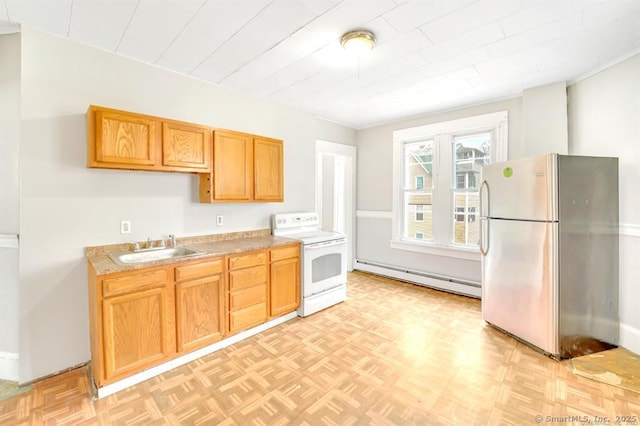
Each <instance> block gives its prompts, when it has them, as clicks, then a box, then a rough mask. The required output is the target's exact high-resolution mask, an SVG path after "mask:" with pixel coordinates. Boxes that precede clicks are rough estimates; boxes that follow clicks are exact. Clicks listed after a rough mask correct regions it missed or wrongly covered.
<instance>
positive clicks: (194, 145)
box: [162, 121, 211, 171]
mask: <svg viewBox="0 0 640 426" xmlns="http://www.w3.org/2000/svg"><path fill="white" fill-rule="evenodd" d="M210 158H211V131H210V130H209V128H208V127H202V126H195V125H192V124H185V123H180V122H177V121H163V122H162V165H163V166H166V167H172V168H176V167H178V168H181V169H184V168H191V169H198V170H200V171H204V170H211V167H210V164H211V160H210Z"/></svg>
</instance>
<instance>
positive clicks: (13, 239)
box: [0, 234, 18, 248]
mask: <svg viewBox="0 0 640 426" xmlns="http://www.w3.org/2000/svg"><path fill="white" fill-rule="evenodd" d="M0 248H18V235H17V234H0Z"/></svg>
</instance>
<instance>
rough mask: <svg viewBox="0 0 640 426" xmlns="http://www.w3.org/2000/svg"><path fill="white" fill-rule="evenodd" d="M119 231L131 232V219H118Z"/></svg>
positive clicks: (122, 232) (123, 232)
mask: <svg viewBox="0 0 640 426" xmlns="http://www.w3.org/2000/svg"><path fill="white" fill-rule="evenodd" d="M120 233H121V234H130V233H131V221H130V220H122V221H120Z"/></svg>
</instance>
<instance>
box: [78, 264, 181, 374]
mask: <svg viewBox="0 0 640 426" xmlns="http://www.w3.org/2000/svg"><path fill="white" fill-rule="evenodd" d="M169 276H170V270H169V269H168V268H163V267H160V268H151V269H146V270H144V271H137V272H135V273H118V274H112V275H107V276H105V277H97V278H96V277H94V282H95V283H96V290H97V291H93V292H91V291H90V296H92V297H96V299H97V300H95V302H94V303H95V305H96V306H95V307H94V308H93V309H90V311H91V313H92V316H95V317H94V318H92V321H91V325H92V334H93V333H94V332H97V340H98V341H97V342H94V341H93V340H94V338H95V337H94V336H93V335H92V348H94V346H96V345H97V346H98V347H99V348H100V349H101V350H99V351H98V353H97V354H96V355H97V356H93V359H94V365H93V368H94V369H95V370H96V371H94V375H95V376H96V382H97V383H99V384H104V383H109V382H112V381H115V380H117V379H121V378H124V377H126V376H128V375H130V374H133V373H136V372H138V371H141V370H143V369H145V368H148V367H151V366H153V365H157V364H159V363H161V362H163V361H164V360H165V359H167V357H170V356H171V355H172V354H174V353H175V326H174V324H175V319H174V312H175V310H174V295H173V287H172V286H171V285H170V284H171V282H170V281H169ZM90 281H91V280H90ZM98 347H96V348H95V349H96V350H98Z"/></svg>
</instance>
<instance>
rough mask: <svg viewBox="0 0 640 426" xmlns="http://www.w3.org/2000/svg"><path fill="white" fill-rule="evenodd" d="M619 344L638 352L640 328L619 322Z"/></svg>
mask: <svg viewBox="0 0 640 426" xmlns="http://www.w3.org/2000/svg"><path fill="white" fill-rule="evenodd" d="M620 346H622V347H623V348H625V349H627V350H629V351H631V352H634V353H636V354H640V329H638V328H635V327H632V326H630V325H628V324H625V323H622V322H621V323H620Z"/></svg>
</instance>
